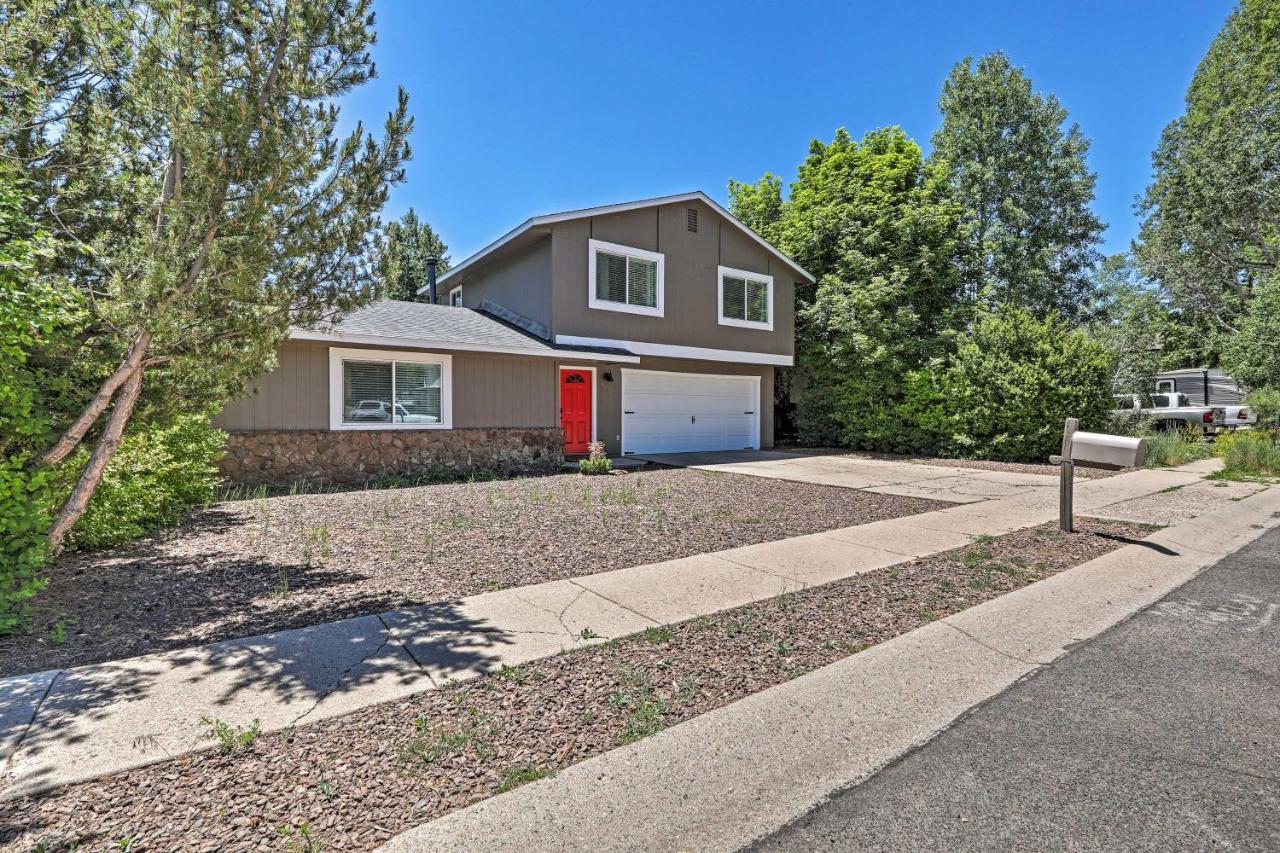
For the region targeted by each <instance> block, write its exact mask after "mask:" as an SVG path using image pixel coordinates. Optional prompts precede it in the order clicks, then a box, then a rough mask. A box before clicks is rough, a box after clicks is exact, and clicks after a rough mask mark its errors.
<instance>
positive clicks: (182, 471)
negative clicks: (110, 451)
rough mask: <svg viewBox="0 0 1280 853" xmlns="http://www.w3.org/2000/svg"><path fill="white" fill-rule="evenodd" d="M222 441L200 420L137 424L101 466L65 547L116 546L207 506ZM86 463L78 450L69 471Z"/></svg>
mask: <svg viewBox="0 0 1280 853" xmlns="http://www.w3.org/2000/svg"><path fill="white" fill-rule="evenodd" d="M226 439H227V436H226V433H224V432H222V431H221V430H217V429H214V428H213V427H212V426H210V425H209V418H208V416H206V415H179V416H176V417H174V418H172V419H171V420H168V421H165V422H158V423H155V422H153V423H139V424H137V429H136V430H135V431H133V432H130V433H126V435H125V437H124V440H123V441H122V442H121V443H120V448H119V449H118V450H117V451H116V453H115V456H114V457H112V459H111V462H110V464H108V465H107V470H106V471H105V472H104V473H103V476H102V482H101V483H100V484H99V485H98V488H97V490H96V491H95V492H94V493H93V498H92V499H90V501H89V508H88V509H87V510H86V511H85V514H84V516H83V517H82V518H81V519H80V521H79V522H78V523H77V524H76V526H75V528H73V529H72V531H71V534H70V536H69V537H68V541H69V543H70V544H71V545H72V546H73V547H76V548H80V549H88V550H92V549H97V548H106V547H108V546H111V545H117V544H120V543H122V542H127V541H129V540H130V539H136V538H138V537H139V536H145V535H147V534H148V533H152V532H154V531H156V530H158V529H160V528H162V527H164V526H166V525H169V524H172V523H173V522H175V521H177V520H178V519H179V518H181V517H182V514H183V513H184V512H185V511H187V510H188V509H190V508H191V507H192V506H197V505H200V504H203V503H206V502H208V501H209V500H211V499H212V498H213V496H214V494H215V491H216V489H217V487H218V483H219V476H218V460H219V459H221V458H222V454H223V451H224V449H225V445H226ZM87 458H88V450H85V449H81V451H80V452H79V453H78V454H77V455H76V456H75V457H74V461H73V464H72V465H70V466H68V469H69V471H75V472H78V471H79V470H80V468H81V467H83V465H84V463H85V461H86V460H87ZM70 485H71V484H70V482H68V483H66V484H64V488H65V489H67V490H69V489H70Z"/></svg>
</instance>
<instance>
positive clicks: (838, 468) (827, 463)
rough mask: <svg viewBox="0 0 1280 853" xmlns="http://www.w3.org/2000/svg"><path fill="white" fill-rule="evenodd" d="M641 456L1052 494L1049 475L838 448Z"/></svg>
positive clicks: (891, 488) (890, 483) (778, 472)
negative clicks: (846, 451) (857, 453)
mask: <svg viewBox="0 0 1280 853" xmlns="http://www.w3.org/2000/svg"><path fill="white" fill-rule="evenodd" d="M634 458H642V459H645V460H646V461H649V462H656V463H658V464H661V465H674V466H677V467H680V468H696V469H698V470H700V471H722V472H725V473H732V474H746V475H748V476H751V477H771V478H773V479H777V480H792V481H795V482H800V483H817V484H818V485H822V486H843V487H845V488H848V489H862V490H864V491H868V492H879V493H881V494H885V495H906V496H907V497H913V498H932V499H934V500H939V501H950V502H951V503H961V504H962V503H976V502H977V501H985V500H996V499H999V498H1009V497H1016V496H1020V495H1026V494H1029V493H1037V492H1040V493H1045V494H1050V493H1052V494H1056V491H1054V490H1056V489H1057V488H1058V477H1057V475H1054V474H1018V473H1012V472H1008V471H984V470H980V469H977V468H951V467H944V466H941V465H924V464H921V463H917V462H899V461H895V460H891V459H867V458H864V457H859V456H850V455H846V454H839V453H827V454H818V453H803V452H797V451H786V450H725V451H715V452H711V453H662V454H652V455H645V456H642V457H634Z"/></svg>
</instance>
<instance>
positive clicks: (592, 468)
mask: <svg viewBox="0 0 1280 853" xmlns="http://www.w3.org/2000/svg"><path fill="white" fill-rule="evenodd" d="M578 470H579V471H581V472H582V473H583V474H588V475H596V474H608V473H609V472H610V471H612V470H613V461H612V460H611V459H610V458H609V456H608V454H606V453H605V452H604V442H603V441H593V442H591V443H590V444H588V445H587V458H586V459H583V460H581V461H579V462H578Z"/></svg>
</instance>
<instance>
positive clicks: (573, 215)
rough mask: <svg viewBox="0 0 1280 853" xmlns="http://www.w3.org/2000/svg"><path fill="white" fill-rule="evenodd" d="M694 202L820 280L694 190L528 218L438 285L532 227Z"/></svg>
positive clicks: (805, 274)
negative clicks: (699, 202) (726, 220)
mask: <svg viewBox="0 0 1280 853" xmlns="http://www.w3.org/2000/svg"><path fill="white" fill-rule="evenodd" d="M695 199H696V200H698V201H701V202H704V203H705V204H707V205H709V206H710V207H711V209H712V210H714V211H716V212H717V213H719V214H720V215H721V216H723V217H724V218H725V219H728V220H729V221H730V222H731V223H733V224H734V225H736V226H738V228H740V229H741V230H742V231H743V232H744V233H745V234H747V236H749V237H751V239H753V240H755V241H756V242H757V243H759V244H760V245H761V246H762V247H764V249H765V250H766V251H768V252H769V253H770V254H772V255H774V256H775V257H777V258H779V259H780V260H782V261H783V262H784V263H785V264H787V266H789V267H791V268H792V269H793V270H795V271H796V272H798V273H800V275H801V276H802V277H803V278H804V279H805V280H806V281H808V282H809V283H810V284H813V283H814V282H816V281H817V279H815V278H814V276H813V274H812V273H810V272H809V271H808V270H806V269H805V268H804V267H802V266H800V265H799V264H797V263H796V262H795V261H793V260H791V258H789V257H787V256H786V255H785V254H783V252H782V251H781V250H780V249H778V247H776V246H774V245H773V244H772V243H770V242H769V241H768V240H766V239H764V238H763V237H761V236H760V235H759V234H757V233H756V232H755V231H753V230H751V228H749V227H748V226H747V225H746V224H744V223H743V222H742V221H741V220H739V219H738V218H737V217H736V216H734V215H733V214H732V213H730V212H729V211H728V210H726V209H725V208H724V207H722V206H721V205H720V203H719V202H717V201H716V200H715V199H713V198H712V197H711V196H709V195H707V194H706V193H704V192H703V191H702V190H694V191H693V192H688V193H678V194H676V195H668V196H660V197H658V198H650V199H642V200H640V201H630V202H623V203H621V204H606V205H601V206H599V207H587V208H582V209H580V210H569V211H565V212H563V213H549V214H545V215H543V216H533V217H530V218H529V219H526V220H525V221H524V222H522V223H520V224H519V225H517V226H516V227H515V228H513V229H511V230H510V231H508V232H507V233H506V234H503V235H502V236H501V237H499V238H498V239H497V240H494V241H493V242H492V243H490V244H489V245H487V246H485V247H484V248H483V249H481V250H480V251H478V252H476V253H475V254H473V255H471V256H470V257H469V258H467V259H466V260H464V261H462V263H460V264H458V265H457V266H455V267H453V268H452V269H451V270H449V271H448V272H447V273H445V274H444V275H442V276H440V278H439V279H437V280H436V284H437V285H442V284H444V283H445V282H446V281H448V280H449V278H450V277H452V276H454V275H455V274H457V273H460V272H462V271H463V270H465V269H467V268H468V267H470V266H471V265H472V264H474V263H476V262H477V261H479V260H481V259H482V258H485V257H487V256H489V255H490V254H492V253H493V252H495V251H497V250H498V249H501V248H502V247H503V246H505V245H506V244H507V243H510V242H511V241H512V240H514V239H516V238H517V237H519V236H520V235H521V234H523V233H525V232H526V231H528V230H529V229H531V228H536V227H539V226H542V225H554V224H555V223H557V222H568V221H570V220H573V219H582V218H584V217H588V216H605V215H608V214H611V213H623V212H625V211H628V210H638V209H640V208H645V207H657V206H659V205H663V204H679V203H680V202H682V201H693V200H695ZM425 290H426V285H423V286H422V287H420V288H418V292H419V293H422V292H423V291H425Z"/></svg>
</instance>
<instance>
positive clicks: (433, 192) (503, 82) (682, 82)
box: [344, 0, 1234, 260]
mask: <svg viewBox="0 0 1280 853" xmlns="http://www.w3.org/2000/svg"><path fill="white" fill-rule="evenodd" d="M1233 5H1234V4H1233V3H1232V2H1228V0H1129V2H1124V0H1110V2H1103V0H1037V1H1036V2H1031V0H1026V2H976V0H974V2H962V1H961V0H953V1H952V2H948V3H943V2H923V0H922V2H916V3H911V4H895V3H886V2H883V0H881V2H875V3H864V2H826V0H824V1H823V2H800V0H792V2H789V3H758V2H750V0H745V1H744V2H694V3H690V2H679V3H677V2H661V3H658V2H619V3H609V4H605V3H598V4H585V3H559V2H448V3H445V2H419V1H418V0H377V2H376V5H375V9H376V11H377V14H378V22H377V26H378V32H379V43H378V45H377V47H376V48H375V50H374V58H375V60H376V61H377V64H378V72H379V79H378V80H376V81H374V82H373V83H372V84H370V85H368V86H366V87H363V88H362V89H361V90H359V91H358V92H356V93H353V94H352V95H351V96H350V97H349V98H348V99H347V102H346V103H345V104H344V110H345V117H346V118H348V119H353V118H360V119H363V120H364V121H365V122H366V123H369V124H371V125H373V126H375V127H377V126H380V125H381V122H382V120H383V118H384V116H385V114H386V111H387V109H388V108H389V107H390V106H391V105H392V104H394V100H395V89H396V86H403V87H404V88H405V89H407V90H408V92H409V95H410V106H411V109H412V111H413V113H414V115H415V116H416V119H417V125H416V129H415V132H414V136H413V139H412V145H413V149H414V158H413V161H412V162H411V163H409V165H408V170H407V171H408V175H407V180H406V182H405V183H404V184H403V185H401V186H399V187H397V188H396V189H395V190H394V191H393V193H392V197H391V202H390V204H389V206H388V209H387V214H388V218H392V217H395V216H398V215H400V214H401V213H403V211H405V210H406V209H408V208H409V207H410V206H412V207H414V208H416V209H417V210H418V212H419V214H421V215H422V216H424V217H425V218H426V219H427V220H428V221H430V222H431V223H432V224H433V225H434V226H435V227H436V229H437V230H438V231H439V232H440V233H441V235H442V236H443V237H444V239H445V241H446V242H447V243H448V244H449V245H450V248H451V254H452V255H453V257H454V259H455V260H460V259H461V258H463V257H465V256H466V255H468V254H470V253H471V252H473V251H475V250H476V249H478V248H480V247H481V246H483V245H484V244H486V243H488V242H489V241H490V240H492V239H494V238H495V237H497V236H499V235H500V234H501V233H503V232H504V231H506V230H507V229H509V228H511V227H513V226H514V225H516V224H518V223H519V222H520V221H522V220H523V219H525V218H526V217H528V216H531V215H534V214H538V213H549V212H553V211H557V210H567V209H572V208H578V207H589V206H592V205H596V204H608V203H612V202H618V201H626V200H630V199H635V198H645V197H649V196H657V195H663V194H667V193H674V192H684V191H687V190H691V189H702V190H705V191H706V192H708V193H710V194H711V195H712V197H714V198H716V199H718V200H720V201H721V202H724V201H725V196H726V192H725V186H726V182H727V180H728V179H729V178H730V177H733V178H736V179H739V180H755V179H756V178H758V177H759V176H760V175H761V174H762V173H763V172H765V171H766V170H770V171H773V172H775V173H777V174H779V175H781V176H782V177H783V178H784V179H786V180H790V179H791V178H792V177H793V176H794V174H795V169H796V166H797V165H798V164H799V162H800V161H801V160H802V159H803V158H804V155H805V152H806V150H807V147H808V143H809V140H810V139H812V138H814V137H818V138H822V139H830V138H831V136H832V134H833V133H834V132H835V130H836V128H838V127H841V126H843V127H847V128H848V129H849V131H850V133H852V134H854V135H855V136H860V135H861V134H862V133H864V132H865V131H867V130H870V129H872V128H875V127H880V126H884V125H890V124H899V125H901V126H902V127H903V128H905V129H906V131H907V133H909V134H910V135H911V136H913V137H914V138H915V139H916V140H917V141H919V142H920V143H921V144H922V145H923V146H925V148H926V150H927V149H928V141H929V136H930V134H932V132H933V130H934V128H935V127H936V126H937V123H938V110H937V98H938V91H939V88H940V86H941V84H942V81H943V78H945V76H946V75H947V72H948V71H949V70H950V68H951V66H952V65H953V64H954V63H955V62H957V61H958V60H960V59H961V58H962V57H964V56H966V55H975V56H976V55H979V54H982V53H987V52H990V51H993V50H997V49H1002V50H1004V51H1005V52H1007V53H1008V54H1009V55H1010V56H1011V58H1012V59H1013V61H1014V62H1015V63H1016V64H1018V65H1021V66H1023V67H1024V68H1026V70H1027V73H1028V74H1029V75H1030V76H1031V78H1032V80H1033V81H1034V83H1035V85H1036V86H1037V88H1039V89H1041V90H1042V91H1047V92H1053V93H1055V94H1057V96H1058V97H1059V99H1060V100H1061V101H1062V102H1063V104H1064V105H1065V106H1066V107H1067V109H1068V110H1069V111H1070V114H1071V117H1072V119H1074V120H1075V121H1077V122H1079V123H1080V126H1081V127H1082V128H1083V130H1084V132H1085V134H1086V135H1087V136H1089V138H1090V139H1092V140H1093V148H1092V150H1091V153H1090V166H1091V168H1092V169H1093V170H1094V171H1096V172H1097V173H1098V199H1097V202H1096V208H1097V211H1098V213H1099V215H1100V216H1102V218H1103V220H1104V221H1105V222H1107V223H1108V225H1109V228H1108V230H1107V232H1106V245H1105V247H1104V248H1105V250H1106V251H1108V252H1110V251H1118V250H1121V249H1124V248H1126V247H1127V246H1128V244H1129V240H1130V239H1131V238H1132V236H1133V235H1134V233H1135V231H1136V228H1137V220H1136V218H1135V216H1134V214H1133V201H1134V198H1135V197H1136V196H1137V195H1138V194H1140V193H1141V192H1142V190H1143V188H1144V187H1145V186H1146V184H1147V181H1148V178H1149V176H1150V172H1151V165H1150V164H1151V159H1150V158H1151V150H1152V148H1153V147H1154V146H1155V144H1156V142H1157V141H1158V140H1159V136H1160V131H1161V130H1162V129H1163V127H1164V126H1165V124H1167V123H1168V122H1169V121H1170V120H1171V119H1173V118H1175V117H1176V116H1177V115H1179V114H1180V113H1181V111H1182V99H1183V95H1184V93H1185V91H1186V86H1187V83H1188V82H1189V81H1190V79H1191V75H1192V73H1193V72H1194V71H1195V67H1196V64H1197V63H1198V62H1199V61H1200V58H1201V57H1202V56H1203V55H1204V52H1205V50H1206V48H1207V47H1208V45H1209V42H1210V41H1211V40H1212V39H1213V36H1214V34H1215V33H1216V32H1217V31H1218V28H1219V27H1220V26H1221V24H1222V21H1223V19H1224V18H1225V17H1226V15H1227V14H1228V13H1229V12H1230V10H1231V8H1232V6H1233Z"/></svg>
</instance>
